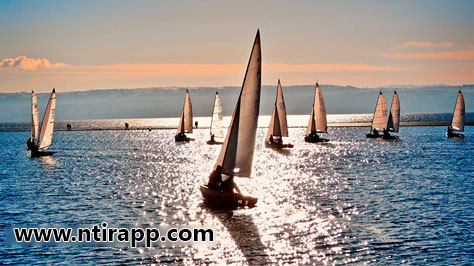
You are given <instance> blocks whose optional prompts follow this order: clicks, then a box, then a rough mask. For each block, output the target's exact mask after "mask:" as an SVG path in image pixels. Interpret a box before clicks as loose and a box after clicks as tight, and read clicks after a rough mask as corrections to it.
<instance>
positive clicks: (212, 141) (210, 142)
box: [206, 140, 223, 145]
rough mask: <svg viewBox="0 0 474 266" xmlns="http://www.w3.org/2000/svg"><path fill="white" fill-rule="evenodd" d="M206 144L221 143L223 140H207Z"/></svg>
mask: <svg viewBox="0 0 474 266" xmlns="http://www.w3.org/2000/svg"><path fill="white" fill-rule="evenodd" d="M206 143H207V144H208V145H222V143H223V142H220V141H215V140H208V141H206Z"/></svg>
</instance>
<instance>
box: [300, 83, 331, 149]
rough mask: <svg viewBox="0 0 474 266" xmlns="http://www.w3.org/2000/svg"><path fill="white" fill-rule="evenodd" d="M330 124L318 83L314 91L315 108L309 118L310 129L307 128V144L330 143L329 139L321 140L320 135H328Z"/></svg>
mask: <svg viewBox="0 0 474 266" xmlns="http://www.w3.org/2000/svg"><path fill="white" fill-rule="evenodd" d="M327 132H328V124H327V119H326V106H325V105H324V98H323V94H322V92H321V88H320V87H319V84H318V83H317V82H316V88H315V91H314V99H313V108H312V109H311V114H310V116H309V122H308V127H307V128H306V135H305V137H304V141H306V142H312V143H317V142H328V141H329V139H325V138H320V137H319V136H318V133H327Z"/></svg>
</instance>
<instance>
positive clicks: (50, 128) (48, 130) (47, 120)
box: [26, 89, 56, 157]
mask: <svg viewBox="0 0 474 266" xmlns="http://www.w3.org/2000/svg"><path fill="white" fill-rule="evenodd" d="M55 115H56V90H55V89H53V91H52V92H51V95H50V97H49V101H48V104H47V105H46V110H45V111H44V115H43V120H42V122H41V126H40V127H38V124H39V112H38V98H37V96H36V93H35V92H34V91H32V92H31V135H30V138H29V139H28V141H27V142H26V145H27V147H28V149H29V150H30V151H31V157H38V156H44V155H51V154H53V152H46V151H45V150H46V149H47V148H48V147H49V146H51V144H52V143H53V133H54V122H55Z"/></svg>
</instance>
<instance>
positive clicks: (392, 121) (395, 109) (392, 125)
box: [387, 91, 400, 132]
mask: <svg viewBox="0 0 474 266" xmlns="http://www.w3.org/2000/svg"><path fill="white" fill-rule="evenodd" d="M399 124H400V98H398V94H397V92H396V91H395V92H394V93H393V98H392V106H391V107H390V114H389V116H388V123H387V130H388V131H391V132H398V127H399Z"/></svg>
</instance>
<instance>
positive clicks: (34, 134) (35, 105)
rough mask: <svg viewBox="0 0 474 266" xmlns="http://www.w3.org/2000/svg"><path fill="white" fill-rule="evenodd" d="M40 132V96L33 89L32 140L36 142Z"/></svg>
mask: <svg viewBox="0 0 474 266" xmlns="http://www.w3.org/2000/svg"><path fill="white" fill-rule="evenodd" d="M38 133H39V111H38V97H37V96H36V92H34V91H31V137H30V140H31V142H33V143H36V141H37V140H38Z"/></svg>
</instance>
